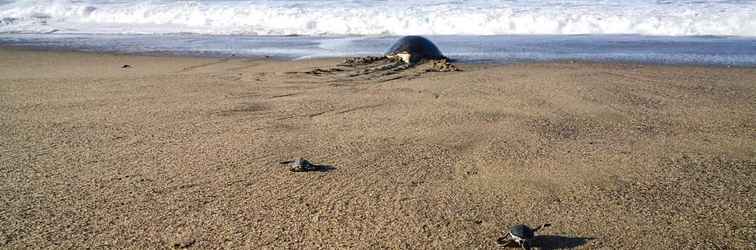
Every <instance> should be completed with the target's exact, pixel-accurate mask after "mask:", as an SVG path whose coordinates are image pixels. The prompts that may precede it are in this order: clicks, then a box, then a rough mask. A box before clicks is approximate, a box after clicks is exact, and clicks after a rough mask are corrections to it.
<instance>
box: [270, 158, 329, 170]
mask: <svg viewBox="0 0 756 250" xmlns="http://www.w3.org/2000/svg"><path fill="white" fill-rule="evenodd" d="M279 163H280V164H291V165H289V170H290V171H291V172H307V171H318V170H320V166H319V165H315V164H312V163H310V162H309V161H307V160H305V159H302V158H299V159H297V160H293V161H282V162H279Z"/></svg>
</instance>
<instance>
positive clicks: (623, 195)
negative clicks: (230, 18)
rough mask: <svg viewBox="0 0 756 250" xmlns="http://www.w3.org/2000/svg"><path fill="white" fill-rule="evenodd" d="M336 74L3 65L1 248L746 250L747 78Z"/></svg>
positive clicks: (670, 73)
mask: <svg viewBox="0 0 756 250" xmlns="http://www.w3.org/2000/svg"><path fill="white" fill-rule="evenodd" d="M339 62H340V60H313V61H296V62H280V61H268V60H245V59H217V58H216V59H213V58H186V57H184V58H181V57H149V56H125V55H108V54H86V53H68V52H39V51H38V52H34V51H21V50H12V49H0V138H1V139H0V178H2V182H1V183H0V223H1V225H0V248H8V249H23V248H29V249H36V248H56V249H57V248H173V247H188V248H246V249H258V248H395V249H396V248H401V249H413V248H433V249H469V248H481V249H493V248H496V245H495V240H496V238H498V237H500V236H501V235H502V234H501V231H502V230H503V229H505V228H507V227H508V226H510V225H513V224H517V223H526V224H531V225H536V224H540V223H546V222H548V223H552V224H553V226H552V227H551V228H547V229H545V230H544V231H542V236H540V237H539V238H538V239H537V240H538V242H536V245H539V246H540V247H541V248H544V249H552V248H585V249H593V248H604V249H618V248H622V249H639V248H648V249H667V248H672V247H676V248H680V249H690V248H701V249H714V248H717V247H726V248H735V249H749V248H750V249H753V248H756V245H755V243H754V242H756V213H755V211H754V204H755V203H754V197H755V195H754V183H755V182H754V179H755V178H756V101H754V100H756V96H755V95H756V69H754V68H745V69H743V68H741V69H728V68H707V67H692V66H654V65H632V64H589V63H543V64H514V65H458V66H459V67H460V68H461V69H463V70H464V71H462V72H430V73H422V68H416V69H410V70H407V71H405V72H401V73H399V74H397V76H399V77H395V79H388V78H385V77H384V78H381V79H383V80H381V79H372V78H371V77H359V76H357V77H353V76H349V73H350V72H348V71H330V70H329V69H330V68H331V67H332V66H333V65H336V64H338V63H339ZM124 64H128V65H131V66H132V67H129V68H122V65H124ZM316 68H318V69H320V70H313V69H316ZM297 72H298V73H297ZM306 72H309V73H306ZM352 73H354V72H352ZM363 76H365V75H363ZM367 76H369V75H367ZM296 157H304V158H306V159H308V160H310V161H312V162H314V163H317V164H326V165H330V166H332V167H333V169H332V170H330V171H324V172H305V173H293V172H289V171H288V170H287V169H286V167H285V166H282V165H279V164H278V162H279V161H283V160H291V159H294V158H296Z"/></svg>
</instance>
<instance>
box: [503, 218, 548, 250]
mask: <svg viewBox="0 0 756 250" xmlns="http://www.w3.org/2000/svg"><path fill="white" fill-rule="evenodd" d="M548 226H551V224H543V225H540V226H538V227H536V228H530V227H529V226H527V225H523V224H518V225H514V226H512V227H511V228H510V229H509V232H506V235H505V236H504V237H501V238H499V239H497V240H496V243H498V244H499V246H501V247H505V246H508V245H509V244H511V243H512V242H516V243H517V244H520V246H521V247H522V249H525V250H530V247H531V241H532V240H533V238H535V233H536V232H538V230H540V229H541V228H545V227H548Z"/></svg>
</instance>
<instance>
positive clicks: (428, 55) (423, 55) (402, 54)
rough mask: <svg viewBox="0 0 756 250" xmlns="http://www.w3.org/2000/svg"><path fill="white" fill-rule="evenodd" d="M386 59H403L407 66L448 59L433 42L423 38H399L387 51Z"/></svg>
mask: <svg viewBox="0 0 756 250" xmlns="http://www.w3.org/2000/svg"><path fill="white" fill-rule="evenodd" d="M385 56H386V57H388V58H392V59H401V60H402V61H404V62H405V63H407V64H414V63H417V62H420V61H423V60H442V59H446V60H448V58H446V57H445V56H444V55H443V54H441V51H440V50H439V49H438V47H436V45H435V44H433V42H431V41H430V40H428V39H427V38H425V37H422V36H405V37H402V38H399V40H398V41H396V43H394V45H391V47H390V48H389V49H388V51H386V54H385Z"/></svg>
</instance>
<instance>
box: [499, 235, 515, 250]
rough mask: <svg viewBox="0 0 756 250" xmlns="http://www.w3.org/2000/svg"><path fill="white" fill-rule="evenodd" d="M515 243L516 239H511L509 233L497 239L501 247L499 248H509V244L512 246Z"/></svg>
mask: <svg viewBox="0 0 756 250" xmlns="http://www.w3.org/2000/svg"><path fill="white" fill-rule="evenodd" d="M512 242H514V239H512V237H510V234H509V233H507V235H505V236H504V237H499V238H498V239H496V244H497V245H499V247H506V246H509V244H512Z"/></svg>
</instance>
